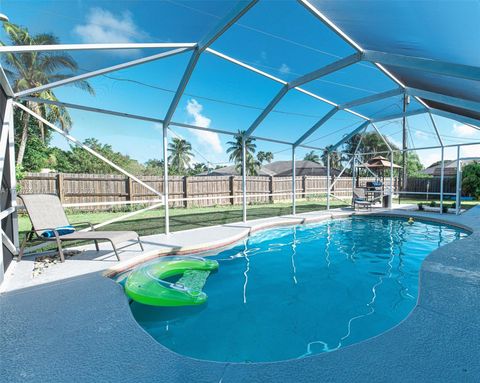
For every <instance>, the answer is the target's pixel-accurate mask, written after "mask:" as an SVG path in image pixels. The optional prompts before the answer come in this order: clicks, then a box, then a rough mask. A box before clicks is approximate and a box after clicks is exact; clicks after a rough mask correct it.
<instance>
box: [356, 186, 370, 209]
mask: <svg viewBox="0 0 480 383" xmlns="http://www.w3.org/2000/svg"><path fill="white" fill-rule="evenodd" d="M352 202H353V210H356V209H357V206H359V207H364V208H365V209H372V202H371V201H369V200H367V197H366V196H365V189H360V188H354V189H353V201H352Z"/></svg>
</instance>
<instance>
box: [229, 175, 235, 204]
mask: <svg viewBox="0 0 480 383" xmlns="http://www.w3.org/2000/svg"><path fill="white" fill-rule="evenodd" d="M228 188H229V189H230V204H232V205H235V176H230V177H228Z"/></svg>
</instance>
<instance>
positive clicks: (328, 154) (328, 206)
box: [327, 152, 331, 210]
mask: <svg viewBox="0 0 480 383" xmlns="http://www.w3.org/2000/svg"><path fill="white" fill-rule="evenodd" d="M330 188H331V186H330V152H327V210H330Z"/></svg>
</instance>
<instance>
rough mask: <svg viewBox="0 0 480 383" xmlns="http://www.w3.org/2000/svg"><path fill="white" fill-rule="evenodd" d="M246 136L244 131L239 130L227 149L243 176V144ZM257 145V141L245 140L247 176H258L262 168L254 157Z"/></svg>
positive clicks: (248, 138)
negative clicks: (258, 171)
mask: <svg viewBox="0 0 480 383" xmlns="http://www.w3.org/2000/svg"><path fill="white" fill-rule="evenodd" d="M244 136H245V131H244V130H239V131H238V132H237V133H236V134H235V135H234V136H233V138H234V141H229V142H227V145H229V147H228V148H227V154H229V155H230V157H229V160H230V161H233V162H234V163H235V167H236V169H237V170H238V171H239V173H240V174H242V175H243V171H242V142H243V137H244ZM256 149H257V145H256V144H255V139H254V138H252V137H247V138H246V139H245V152H246V168H247V175H253V176H254V175H257V169H258V168H259V167H260V163H259V161H257V160H256V159H255V157H254V155H255V151H256Z"/></svg>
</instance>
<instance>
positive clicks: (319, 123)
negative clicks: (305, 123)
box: [293, 107, 339, 147]
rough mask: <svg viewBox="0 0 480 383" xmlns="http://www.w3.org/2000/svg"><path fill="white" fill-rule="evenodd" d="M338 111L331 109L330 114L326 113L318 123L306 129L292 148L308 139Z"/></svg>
mask: <svg viewBox="0 0 480 383" xmlns="http://www.w3.org/2000/svg"><path fill="white" fill-rule="evenodd" d="M338 110H339V109H338V108H337V107H335V108H332V109H331V110H330V112H328V113H327V114H326V115H325V116H323V117H322V118H321V119H320V120H318V122H317V123H316V124H315V125H313V126H312V127H311V128H310V129H308V130H307V131H306V132H305V133H304V134H303V135H302V137H300V138H299V139H298V140H297V141H295V143H294V144H293V146H294V147H297V146H299V145H300V144H302V143H303V141H305V140H306V139H307V138H308V137H310V136H311V135H312V134H313V133H314V132H315V131H316V130H317V129H318V128H320V127H321V126H322V125H323V124H325V123H326V122H327V121H328V120H330V119H331V118H332V117H333V116H334V115H335V113H337V112H338Z"/></svg>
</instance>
